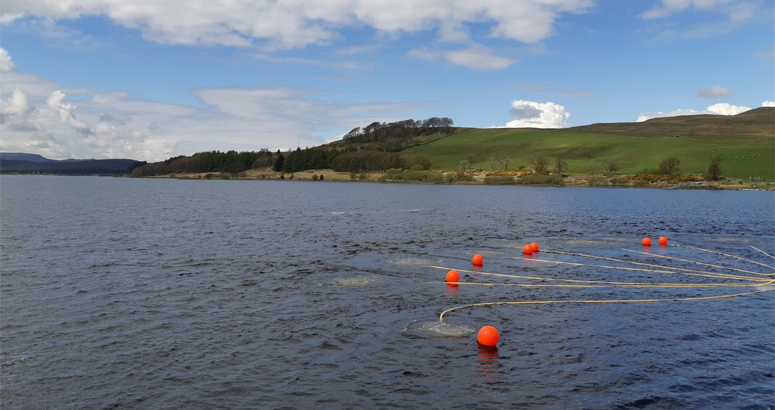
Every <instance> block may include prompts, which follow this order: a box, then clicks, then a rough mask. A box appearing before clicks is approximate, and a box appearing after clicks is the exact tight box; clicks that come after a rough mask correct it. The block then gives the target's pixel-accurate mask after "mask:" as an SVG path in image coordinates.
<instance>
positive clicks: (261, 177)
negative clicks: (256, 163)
mask: <svg viewBox="0 0 775 410" xmlns="http://www.w3.org/2000/svg"><path fill="white" fill-rule="evenodd" d="M435 172H437V173H441V174H443V175H454V174H457V172H452V171H446V172H445V171H435ZM281 174H282V173H280V172H275V171H271V170H268V169H261V170H256V169H251V170H247V171H244V172H242V173H240V174H239V175H237V176H234V175H231V174H229V173H226V172H200V173H183V174H162V175H153V176H145V177H139V178H141V179H142V178H145V179H178V180H222V181H223V180H235V181H289V182H293V181H306V182H324V183H325V182H370V183H379V184H419V185H469V186H478V185H481V186H535V187H556V188H563V187H577V188H648V189H683V190H701V191H775V181H748V180H743V179H739V178H725V179H724V180H720V181H705V180H702V179H701V178H700V177H699V176H696V175H676V176H674V178H673V180H670V179H668V180H665V178H664V176H661V175H624V174H617V175H610V176H602V175H587V174H567V175H562V176H559V175H556V174H555V175H546V177H554V182H556V183H541V182H525V181H523V180H521V178H515V179H512V180H511V181H509V182H506V183H502V182H488V181H486V178H487V177H489V176H496V177H502V176H505V175H506V174H508V175H514V176H515V177H516V176H520V177H521V176H525V175H534V174H530V173H527V172H512V171H509V172H508V173H505V172H503V171H495V172H484V171H474V172H468V173H466V175H468V176H469V177H468V178H470V180H462V181H461V180H454V181H446V180H441V181H422V180H396V179H385V175H386V173H384V172H365V173H359V174H355V173H349V172H337V171H333V170H331V169H320V170H308V171H302V172H298V173H294V174H290V175H289V176H288V177H284V178H280V175H281ZM493 174H494V175H493ZM520 174H521V175H520ZM0 175H3V176H14V175H31V176H94V177H112V178H138V177H132V176H130V175H129V174H102V175H99V174H93V175H90V174H83V175H77V174H73V175H68V174H41V173H36V174H26V173H25V174H19V173H3V174H0ZM313 175H314V176H317V179H313ZM291 176H292V178H291ZM321 176H322V177H323V178H322V179H321V178H320V177H321ZM644 177H645V178H644ZM560 178H561V182H559V181H558V180H557V179H560ZM682 178H683V179H687V180H686V181H675V179H682ZM648 179H657V180H658V181H656V182H645V181H647V180H648Z"/></svg>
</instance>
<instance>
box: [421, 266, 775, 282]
mask: <svg viewBox="0 0 775 410" xmlns="http://www.w3.org/2000/svg"><path fill="white" fill-rule="evenodd" d="M428 267H429V268H432V269H441V270H453V269H454V268H448V267H444V266H428ZM454 270H456V271H458V272H466V273H474V274H480V275H489V276H498V277H504V278H515V279H527V280H540V281H551V282H568V283H582V284H599V285H616V286H633V287H649V286H654V285H669V286H672V287H680V286H681V285H694V284H686V283H656V284H655V283H651V282H617V281H605V280H585V279H561V278H546V277H540V276H524V275H510V274H505V273H493V272H479V271H472V270H466V269H454ZM754 280H755V281H761V279H758V278H754ZM445 283H447V282H445ZM450 283H451V282H450ZM458 283H460V282H458ZM772 283H775V279H773V280H769V281H764V283H757V284H744V285H742V286H763V285H768V284H772ZM703 285H709V284H703ZM714 285H719V287H722V286H721V285H741V284H726V283H718V284H714ZM730 287H736V286H730Z"/></svg>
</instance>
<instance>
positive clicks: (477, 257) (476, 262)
mask: <svg viewBox="0 0 775 410" xmlns="http://www.w3.org/2000/svg"><path fill="white" fill-rule="evenodd" d="M471 262H472V263H473V264H474V265H476V266H482V263H483V262H484V258H482V255H479V254H478V253H477V254H476V255H474V257H473V258H472V259H471Z"/></svg>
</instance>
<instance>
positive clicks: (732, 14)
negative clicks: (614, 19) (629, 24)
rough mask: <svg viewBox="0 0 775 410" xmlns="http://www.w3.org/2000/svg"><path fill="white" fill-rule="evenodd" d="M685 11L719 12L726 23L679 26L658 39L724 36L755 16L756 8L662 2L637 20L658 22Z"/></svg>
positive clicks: (729, 2) (739, 3)
mask: <svg viewBox="0 0 775 410" xmlns="http://www.w3.org/2000/svg"><path fill="white" fill-rule="evenodd" d="M688 10H698V11H702V12H714V13H718V14H721V15H724V16H726V20H722V21H713V22H709V23H700V24H694V25H692V24H688V25H687V24H681V26H680V27H681V28H678V29H669V30H664V31H662V32H661V33H660V34H659V35H658V36H657V39H659V40H674V39H683V38H702V37H710V36H715V35H719V34H724V33H727V32H730V31H732V30H734V29H735V28H737V27H739V26H740V25H741V24H743V23H745V22H746V21H748V20H750V19H751V18H752V17H754V16H755V15H756V12H757V11H758V10H759V5H758V4H757V3H755V2H751V1H748V0H661V5H660V6H657V7H655V8H653V9H651V10H647V11H645V12H643V13H642V14H641V15H640V17H641V18H642V19H644V20H652V19H661V18H666V17H669V16H672V15H674V14H678V13H682V12H685V11H688Z"/></svg>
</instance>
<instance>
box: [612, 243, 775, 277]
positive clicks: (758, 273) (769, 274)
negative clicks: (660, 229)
mask: <svg viewBox="0 0 775 410" xmlns="http://www.w3.org/2000/svg"><path fill="white" fill-rule="evenodd" d="M622 250H623V251H627V252H633V253H640V254H643V255H649V256H654V257H657V258H664V259H673V260H677V261H681V262H688V263H694V264H697V265H704V266H710V267H712V268H716V269H727V270H733V271H736V272H742V273H748V274H751V275H758V276H775V273H761V272H752V271H749V270H745V269H737V268H730V267H727V266H721V265H714V264H712V263H705V262H696V261H690V260H688V259H681V258H676V257H675V256H667V255H657V254H654V253H649V252H641V251H634V250H632V249H625V248H622Z"/></svg>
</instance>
